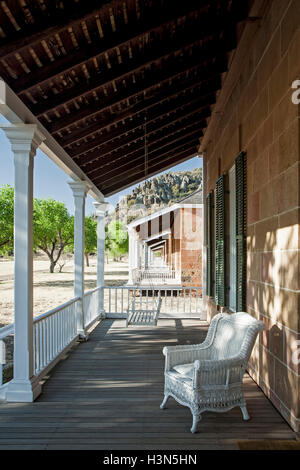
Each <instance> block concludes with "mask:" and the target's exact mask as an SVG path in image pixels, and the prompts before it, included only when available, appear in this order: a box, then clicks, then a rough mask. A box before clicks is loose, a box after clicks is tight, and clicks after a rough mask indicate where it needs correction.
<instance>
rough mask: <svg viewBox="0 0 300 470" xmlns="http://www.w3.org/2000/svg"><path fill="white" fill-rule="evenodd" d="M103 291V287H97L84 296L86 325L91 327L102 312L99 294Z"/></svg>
mask: <svg viewBox="0 0 300 470" xmlns="http://www.w3.org/2000/svg"><path fill="white" fill-rule="evenodd" d="M101 293H103V287H96V288H95V289H93V290H90V291H88V292H86V293H85V294H84V296H83V311H84V327H85V328H89V327H90V326H91V325H92V324H93V323H94V322H95V321H96V320H97V319H98V318H99V314H100V313H101V312H98V308H99V296H100V295H101Z"/></svg>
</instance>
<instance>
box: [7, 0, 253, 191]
mask: <svg viewBox="0 0 300 470" xmlns="http://www.w3.org/2000/svg"><path fill="white" fill-rule="evenodd" d="M250 4H251V1H249V2H248V0H244V1H241V0H207V1H206V0H186V1H185V2H182V1H174V0H111V1H108V0H107V1H100V0H98V1H95V0H94V1H91V0H90V1H84V0H60V1H52V0H24V1H19V0H6V1H3V2H1V3H0V76H1V77H2V78H3V80H5V81H6V83H7V84H8V85H9V86H10V87H11V88H12V89H13V90H14V92H15V93H16V94H17V95H18V96H19V98H20V99H21V100H22V101H23V103H24V104H26V105H27V106H28V108H29V109H30V110H31V111H32V113H33V114H34V115H35V116H36V117H37V118H38V119H39V121H40V122H41V124H42V125H43V126H44V127H45V128H46V129H47V130H48V131H49V132H50V133H51V135H52V136H53V137H54V138H55V139H56V140H57V142H58V143H59V144H60V145H61V146H62V147H63V148H64V150H65V151H66V152H67V153H68V154H69V155H70V157H71V158H73V159H74V161H75V162H76V163H77V164H78V166H79V167H80V168H81V169H82V170H83V171H84V173H85V174H86V175H87V176H88V177H89V179H90V180H91V181H92V182H93V183H94V184H95V185H96V186H97V187H98V188H99V189H100V190H101V191H102V193H103V194H104V195H105V196H109V195H111V194H113V193H116V192H118V191H120V190H121V189H122V188H125V187H127V186H130V185H131V184H134V183H136V182H138V181H141V180H143V179H144V178H145V177H146V176H151V175H153V174H156V173H158V172H160V171H162V170H164V169H166V168H169V167H171V166H173V165H175V164H177V163H179V162H181V161H183V160H186V159H188V158H190V157H192V156H193V155H196V153H197V148H198V145H199V139H201V137H202V136H203V132H204V129H205V128H206V127H207V119H209V117H210V115H211V112H212V107H213V105H214V103H215V101H216V98H217V92H218V90H219V89H220V88H221V79H222V74H223V73H224V72H226V70H227V68H228V61H229V54H230V52H231V51H232V50H233V49H235V48H236V45H237V38H238V35H237V24H238V23H239V22H241V21H243V20H245V19H246V18H247V15H248V11H249V8H248V7H250ZM145 123H146V134H147V142H148V170H147V172H146V171H145V162H144V160H145V158H144V154H145V149H144V146H145V143H144V138H145V137H144V135H145V127H144V126H145Z"/></svg>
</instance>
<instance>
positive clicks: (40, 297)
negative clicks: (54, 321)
mask: <svg viewBox="0 0 300 470" xmlns="http://www.w3.org/2000/svg"><path fill="white" fill-rule="evenodd" d="M33 264H34V290H33V296H34V297H33V301H34V316H37V315H40V314H41V313H45V312H47V311H48V310H51V309H52V308H54V307H56V306H58V305H60V304H63V303H64V302H67V301H68V300H70V299H72V298H73V297H74V292H73V277H74V274H73V271H74V266H73V259H72V258H70V259H68V261H67V262H66V264H65V266H64V267H63V272H62V273H59V272H55V273H53V274H51V273H50V272H49V261H48V258H47V257H46V256H42V255H40V256H38V257H36V258H35V259H34V263H33ZM104 270H105V271H104V272H105V284H106V285H123V284H125V283H126V282H127V280H128V261H127V259H124V261H121V262H113V261H111V260H109V263H108V264H107V263H106V264H105V268H104ZM57 271H58V269H57ZM96 279H97V274H96V257H95V256H91V257H90V266H89V267H85V290H86V291H88V290H90V289H93V288H94V287H96ZM13 315H14V263H13V261H12V260H5V259H0V327H2V326H4V325H7V324H9V323H12V322H13Z"/></svg>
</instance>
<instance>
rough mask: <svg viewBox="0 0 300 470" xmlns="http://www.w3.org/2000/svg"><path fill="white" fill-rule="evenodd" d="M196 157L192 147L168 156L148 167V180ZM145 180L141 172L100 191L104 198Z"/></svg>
mask: <svg viewBox="0 0 300 470" xmlns="http://www.w3.org/2000/svg"><path fill="white" fill-rule="evenodd" d="M196 155H197V151H195V150H194V146H191V147H189V148H186V149H184V150H182V151H181V152H178V153H176V154H175V155H174V154H172V156H170V157H169V158H167V159H166V160H164V161H163V162H159V163H156V164H155V165H154V166H152V167H150V168H149V173H148V178H151V177H152V176H154V175H156V174H157V173H160V172H161V171H165V170H167V169H169V168H172V167H173V166H175V165H178V164H179V163H181V162H183V161H185V160H189V159H190V158H193V157H194V156H196ZM145 179H146V178H145V173H144V172H143V171H141V172H139V173H137V174H132V175H131V176H130V177H128V178H126V179H125V178H124V179H123V181H118V182H117V183H115V184H112V185H111V186H107V187H104V186H103V187H101V191H102V193H103V194H104V196H105V197H109V196H112V195H113V194H115V193H118V192H119V191H122V190H123V189H125V188H128V187H130V186H132V185H134V184H137V183H140V182H141V181H144V180H145Z"/></svg>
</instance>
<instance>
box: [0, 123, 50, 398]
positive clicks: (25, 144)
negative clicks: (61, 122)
mask: <svg viewBox="0 0 300 470" xmlns="http://www.w3.org/2000/svg"><path fill="white" fill-rule="evenodd" d="M1 128H2V130H3V131H4V132H5V134H6V136H7V138H8V139H9V141H10V143H11V148H12V151H13V154H14V166H15V202H14V227H15V230H14V260H15V261H14V263H15V281H14V284H15V286H14V288H15V289H14V296H15V318H14V324H15V338H14V377H13V380H12V381H11V382H10V383H9V385H8V387H7V391H6V400H7V401H12V402H32V401H34V400H35V398H36V397H37V396H38V395H39V394H40V393H41V385H40V384H39V382H38V381H37V380H36V378H35V377H34V368H33V364H34V357H33V166H34V164H33V160H34V156H35V153H36V150H37V148H38V147H39V145H40V144H41V143H42V142H43V140H45V138H44V136H43V135H42V134H41V133H40V132H39V131H38V129H37V126H36V125H31V124H11V125H3V126H1Z"/></svg>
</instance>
